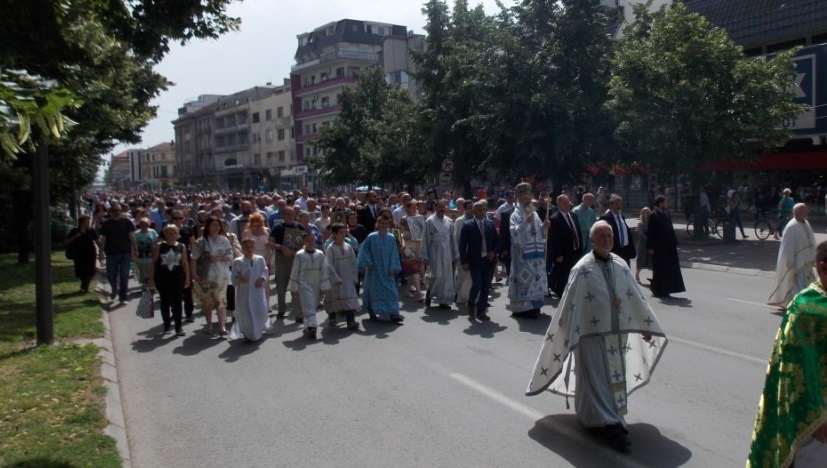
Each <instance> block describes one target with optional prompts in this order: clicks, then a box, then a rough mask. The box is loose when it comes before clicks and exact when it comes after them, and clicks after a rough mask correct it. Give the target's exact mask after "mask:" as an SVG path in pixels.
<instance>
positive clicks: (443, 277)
mask: <svg viewBox="0 0 827 468" xmlns="http://www.w3.org/2000/svg"><path fill="white" fill-rule="evenodd" d="M446 211H447V204H446V202H445V200H438V201H437V202H436V212H435V213H434V214H432V215H431V216H429V217H428V219H427V220H425V232H423V234H422V245H421V247H420V253H419V256H420V257H421V258H422V261H423V262H424V263H425V265H426V266H427V267H428V272H427V276H428V279H429V282H428V292H427V293H426V294H425V305H426V306H427V307H430V306H431V300H436V302H437V304H439V308H440V309H445V310H450V309H451V306H450V305H449V304H450V303H452V302H454V297H455V296H456V289H454V265H453V262H454V261H456V260H457V259H459V250H457V244H456V243H455V242H454V233H453V229H452V228H453V222H452V221H451V218H449V217H447V216H445V213H446Z"/></svg>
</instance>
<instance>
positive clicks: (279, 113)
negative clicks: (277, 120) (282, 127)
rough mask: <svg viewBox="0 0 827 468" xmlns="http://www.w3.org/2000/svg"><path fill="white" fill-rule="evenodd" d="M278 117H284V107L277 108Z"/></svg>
mask: <svg viewBox="0 0 827 468" xmlns="http://www.w3.org/2000/svg"><path fill="white" fill-rule="evenodd" d="M276 117H284V107H279V108H276Z"/></svg>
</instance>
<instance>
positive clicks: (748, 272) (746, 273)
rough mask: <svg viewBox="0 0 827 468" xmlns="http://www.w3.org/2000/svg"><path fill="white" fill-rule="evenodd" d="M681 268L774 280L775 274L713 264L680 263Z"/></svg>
mask: <svg viewBox="0 0 827 468" xmlns="http://www.w3.org/2000/svg"><path fill="white" fill-rule="evenodd" d="M680 265H681V268H690V269H693V270H705V271H717V272H719V273H732V274H735V275H744V276H755V277H762V278H775V272H771V271H762V270H756V269H750V268H736V267H729V266H726V265H715V264H714V263H700V262H680Z"/></svg>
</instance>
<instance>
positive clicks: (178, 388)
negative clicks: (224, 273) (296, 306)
mask: <svg viewBox="0 0 827 468" xmlns="http://www.w3.org/2000/svg"><path fill="white" fill-rule="evenodd" d="M642 276H643V277H646V274H645V273H644V274H643V275H642ZM684 278H685V280H686V283H687V289H688V292H687V293H685V294H682V295H678V296H676V297H677V298H678V299H673V300H670V301H668V302H664V301H661V300H658V299H652V300H651V301H650V302H651V303H652V305H653V307H654V309H655V311H656V312H657V314H658V318H659V320H660V322H661V325H662V327H663V328H664V330H665V331H666V333H667V335H668V337H669V338H670V340H671V341H670V343H669V345H668V347H667V349H666V351H665V353H664V357H663V358H662V360H661V362H660V364H659V366H658V368H657V369H656V371H655V373H654V375H653V378H652V381H651V383H650V384H649V385H648V386H646V387H644V388H642V389H640V390H639V391H638V392H636V393H635V394H634V395H632V397H631V398H630V404H629V415H628V416H627V421H628V422H629V424H630V428H631V438H632V442H633V446H632V450H631V452H630V453H629V454H618V453H616V452H614V451H612V450H610V449H608V448H605V447H604V446H603V445H601V444H600V443H599V442H598V441H596V440H594V439H592V438H591V437H590V436H589V435H588V434H587V433H585V432H584V431H583V430H582V429H581V427H580V426H579V424H578V422H577V420H576V418H575V416H574V411H573V401H571V402H570V403H571V406H572V409H567V408H566V401H565V399H564V398H562V397H558V396H555V395H551V394H548V393H546V394H543V395H540V396H535V397H526V396H524V395H523V392H524V390H525V387H526V385H527V383H528V379H529V377H530V372H531V369H532V367H533V364H534V361H535V359H536V356H537V353H538V351H539V349H540V345H541V341H542V335H543V333H544V332H545V330H546V327H547V324H548V319H549V317H548V316H546V317H544V318H542V319H540V320H535V321H530V320H529V321H518V320H515V319H513V318H511V317H510V316H509V315H508V313H507V312H506V311H505V308H504V306H505V304H506V301H507V298H506V297H505V296H506V291H507V287H506V286H498V287H496V288H495V290H494V295H495V299H494V302H493V307H492V309H491V311H490V313H491V316H492V321H491V322H488V323H474V324H471V323H470V322H469V321H468V320H467V319H466V318H465V317H464V316H462V315H458V311H457V310H456V309H454V310H452V311H442V310H438V309H435V308H434V309H428V310H424V311H423V309H422V305H421V304H418V303H416V302H414V300H413V299H407V298H405V302H404V303H403V313H404V315H405V317H406V321H405V322H404V324H403V325H391V324H386V323H374V322H370V321H367V320H364V319H365V318H366V317H365V316H361V317H360V319H362V320H364V321H362V324H363V327H364V328H363V330H361V331H358V332H352V331H348V330H345V329H344V328H339V329H328V328H324V329H322V330H321V337H320V339H319V340H318V341H316V342H309V341H307V340H306V339H305V338H303V337H302V335H301V331H300V330H299V328H298V326H297V325H296V324H294V323H293V322H292V320H287V321H285V322H280V323H279V324H278V325H277V327H276V329H275V330H274V331H273V332H272V333H271V334H269V335H268V336H267V337H266V339H264V340H263V341H261V342H259V343H257V344H252V345H250V344H244V343H235V342H234V343H228V342H227V341H224V340H220V339H217V338H210V337H208V336H206V335H204V334H202V333H200V330H201V329H202V326H203V319H202V318H201V317H200V315H198V323H196V324H188V325H187V326H186V327H185V330H186V331H187V332H188V335H187V336H186V337H183V338H180V337H172V336H164V337H162V336H161V335H160V331H161V323H160V318H159V317H158V316H157V314H156V318H155V319H150V320H143V319H140V318H138V317H136V316H135V314H134V307H135V305H136V303H137V300H132V301H130V303H129V304H127V305H126V306H124V307H122V308H115V309H113V310H111V311H110V312H109V317H110V322H111V326H112V336H113V343H114V349H115V355H116V358H117V364H118V376H119V379H120V386H121V398H122V401H123V406H124V412H125V418H126V425H127V429H128V430H127V432H128V437H129V447H130V453H131V464H132V466H133V467H138V468H144V467H147V468H148V467H153V468H154V467H173V466H175V467H196V466H198V467H219V466H243V467H272V466H284V467H304V466H313V467H327V466H330V467H343V466H354V467H355V466H359V467H384V466H398V467H409V466H410V467H425V466H428V467H465V466H467V467H500V466H525V467H533V466H537V467H540V466H543V467H548V466H555V467H556V466H561V467H562V466H583V467H592V466H594V467H602V466H619V467H640V466H650V467H671V466H704V467H708V466H716V467H728V466H732V467H735V466H743V464H744V462H745V459H746V455H747V451H748V448H749V440H750V436H751V431H752V425H753V422H754V417H755V412H756V408H757V404H758V398H759V395H760V393H761V389H762V386H763V376H764V372H765V363H766V359H767V358H768V356H769V353H770V348H771V345H772V341H773V338H774V335H775V332H776V330H777V328H778V324H779V321H780V319H779V317H778V316H777V315H775V314H774V313H773V309H771V308H769V307H767V306H763V305H761V303H762V302H763V300H764V296H765V295H766V291H767V290H768V288H769V286H770V282H771V280H770V279H769V278H767V277H761V276H759V277H753V276H746V275H738V274H731V273H722V272H714V271H703V270H694V269H685V270H684ZM646 295H647V296H648V295H649V294H648V293H646ZM549 304H551V302H549ZM551 311H552V305H548V306H547V307H546V313H551ZM320 318H321V316H320Z"/></svg>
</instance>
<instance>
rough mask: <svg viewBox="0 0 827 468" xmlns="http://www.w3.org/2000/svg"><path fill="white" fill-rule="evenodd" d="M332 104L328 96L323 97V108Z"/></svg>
mask: <svg viewBox="0 0 827 468" xmlns="http://www.w3.org/2000/svg"><path fill="white" fill-rule="evenodd" d="M329 105H330V98H329V97H327V96H323V97H322V109H324V108H325V107H327V106H329Z"/></svg>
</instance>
